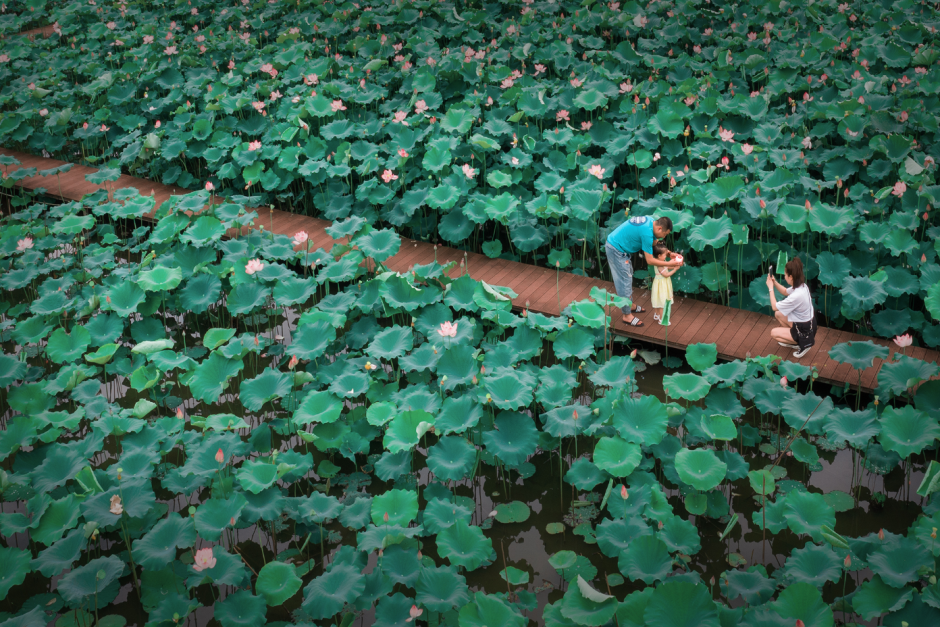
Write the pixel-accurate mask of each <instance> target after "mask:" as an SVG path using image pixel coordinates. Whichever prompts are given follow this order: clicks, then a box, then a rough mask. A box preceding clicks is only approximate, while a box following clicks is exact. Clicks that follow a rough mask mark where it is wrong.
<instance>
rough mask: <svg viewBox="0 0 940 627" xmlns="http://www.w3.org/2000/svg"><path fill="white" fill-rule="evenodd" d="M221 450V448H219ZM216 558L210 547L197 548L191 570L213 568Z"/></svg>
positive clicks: (199, 571) (199, 570) (198, 571)
mask: <svg viewBox="0 0 940 627" xmlns="http://www.w3.org/2000/svg"><path fill="white" fill-rule="evenodd" d="M219 450H221V449H219ZM215 562H216V559H215V558H214V557H213V556H212V547H211V546H210V547H207V548H205V549H199V550H198V551H196V559H195V561H193V570H195V571H196V572H197V573H201V572H202V571H204V570H206V569H212V568H215Z"/></svg>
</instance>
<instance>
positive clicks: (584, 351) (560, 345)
mask: <svg viewBox="0 0 940 627" xmlns="http://www.w3.org/2000/svg"><path fill="white" fill-rule="evenodd" d="M552 348H553V349H554V351H555V356H556V357H558V358H559V359H568V358H571V357H574V358H575V359H587V358H588V357H590V356H591V355H592V354H593V353H594V335H593V334H592V333H588V332H587V331H585V330H584V329H582V328H580V327H571V328H569V329H565V330H564V331H562V332H561V333H559V334H558V335H557V336H556V337H555V341H554V343H553V344H552Z"/></svg>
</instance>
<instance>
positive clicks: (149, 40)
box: [144, 35, 153, 44]
mask: <svg viewBox="0 0 940 627" xmlns="http://www.w3.org/2000/svg"><path fill="white" fill-rule="evenodd" d="M144 43H145V44H152V43H153V35H144Z"/></svg>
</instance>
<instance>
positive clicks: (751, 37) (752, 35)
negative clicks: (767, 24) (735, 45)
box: [747, 33, 757, 41]
mask: <svg viewBox="0 0 940 627" xmlns="http://www.w3.org/2000/svg"><path fill="white" fill-rule="evenodd" d="M747 40H748V41H756V40H757V33H748V34H747Z"/></svg>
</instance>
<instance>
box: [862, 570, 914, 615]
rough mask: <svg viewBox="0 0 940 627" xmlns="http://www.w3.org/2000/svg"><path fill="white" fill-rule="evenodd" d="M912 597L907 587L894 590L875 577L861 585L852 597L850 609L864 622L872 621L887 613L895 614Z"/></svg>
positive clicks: (911, 591)
mask: <svg viewBox="0 0 940 627" xmlns="http://www.w3.org/2000/svg"><path fill="white" fill-rule="evenodd" d="M913 597H914V591H913V590H911V589H910V588H907V587H901V588H894V587H892V586H889V585H886V584H885V582H884V580H883V579H882V578H881V577H879V576H878V575H875V576H874V577H872V578H871V579H870V580H868V581H866V582H864V583H862V585H861V586H860V587H859V591H858V593H857V594H856V595H855V596H853V597H852V609H854V610H855V612H856V613H857V614H859V615H860V616H861V617H862V618H863V619H865V620H872V619H873V618H876V617H878V616H882V615H883V614H887V613H888V612H897V611H898V610H900V609H901V608H902V607H904V606H905V605H907V603H908V602H909V601H910V600H911V599H912V598H913Z"/></svg>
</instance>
